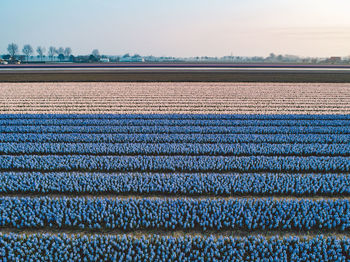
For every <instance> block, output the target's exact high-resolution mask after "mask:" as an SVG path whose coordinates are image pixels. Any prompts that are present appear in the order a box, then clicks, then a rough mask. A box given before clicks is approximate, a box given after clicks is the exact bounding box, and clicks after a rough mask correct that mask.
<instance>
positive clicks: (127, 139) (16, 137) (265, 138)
mask: <svg viewBox="0 0 350 262" xmlns="http://www.w3.org/2000/svg"><path fill="white" fill-rule="evenodd" d="M0 142H38V143H44V142H48V143H63V142H64V143H69V142H71V143H77V142H82V143H83V142H84V143H99V142H104V143H321V144H325V143H331V144H349V143H350V135H346V134H335V135H334V134H286V135H278V134H275V135H267V134H265V135H262V134H234V135H230V134H229V135H228V134H216V135H214V134H80V133H75V134H67V133H62V134H54V133H48V134H25V133H19V134H15V133H8V134H4V133H0Z"/></svg>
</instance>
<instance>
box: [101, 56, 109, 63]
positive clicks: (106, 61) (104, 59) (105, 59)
mask: <svg viewBox="0 0 350 262" xmlns="http://www.w3.org/2000/svg"><path fill="white" fill-rule="evenodd" d="M100 62H101V63H109V58H107V57H102V58H100Z"/></svg>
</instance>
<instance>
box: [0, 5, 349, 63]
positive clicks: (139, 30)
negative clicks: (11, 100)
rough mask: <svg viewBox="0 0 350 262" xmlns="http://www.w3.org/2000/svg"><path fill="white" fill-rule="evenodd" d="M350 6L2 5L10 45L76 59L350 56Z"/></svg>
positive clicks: (3, 35)
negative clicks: (63, 51)
mask: <svg viewBox="0 0 350 262" xmlns="http://www.w3.org/2000/svg"><path fill="white" fill-rule="evenodd" d="M349 10H350V1H349V0H30V1H29V0H0V54H1V53H2V54H4V53H7V51H6V49H7V45H8V44H9V43H12V42H14V43H17V44H18V45H19V47H20V49H22V47H23V45H24V44H31V45H32V46H33V47H34V49H36V47H37V46H39V45H40V46H45V47H46V49H48V47H49V46H55V47H60V46H62V47H71V48H72V50H73V54H75V55H76V54H90V53H91V51H92V50H93V49H99V51H100V53H101V54H107V55H122V54H125V53H130V54H134V53H138V54H141V55H155V56H177V57H191V56H225V55H231V54H232V55H234V56H268V55H269V53H271V52H273V53H275V54H294V55H299V56H304V57H316V56H317V57H326V56H349V55H350V12H349Z"/></svg>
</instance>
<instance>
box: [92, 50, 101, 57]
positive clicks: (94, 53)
mask: <svg viewBox="0 0 350 262" xmlns="http://www.w3.org/2000/svg"><path fill="white" fill-rule="evenodd" d="M91 54H92V55H93V56H94V57H95V58H99V57H100V52H99V51H98V49H94V50H92V53H91Z"/></svg>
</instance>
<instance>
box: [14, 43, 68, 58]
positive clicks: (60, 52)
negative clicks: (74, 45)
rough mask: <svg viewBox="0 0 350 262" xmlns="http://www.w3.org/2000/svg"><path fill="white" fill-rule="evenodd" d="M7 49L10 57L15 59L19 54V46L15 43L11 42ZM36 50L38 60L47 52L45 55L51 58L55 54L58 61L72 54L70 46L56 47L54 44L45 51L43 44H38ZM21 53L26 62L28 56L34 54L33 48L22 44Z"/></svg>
mask: <svg viewBox="0 0 350 262" xmlns="http://www.w3.org/2000/svg"><path fill="white" fill-rule="evenodd" d="M7 51H8V53H9V55H10V59H15V58H16V56H17V55H19V47H18V45H17V44H15V43H11V44H9V45H8V46H7ZM36 52H37V54H38V57H40V60H41V61H42V60H43V57H45V55H46V54H47V56H48V57H49V58H50V59H51V60H53V58H54V56H55V55H57V57H58V59H59V60H60V61H62V60H64V59H65V58H66V57H70V56H71V55H72V49H71V48H70V47H66V48H63V47H59V48H56V47H54V46H50V47H49V49H48V50H47V52H46V48H45V47H43V46H38V47H37V48H36ZM22 53H23V54H24V55H25V57H26V59H27V62H28V61H29V57H30V56H32V55H33V54H34V49H33V47H32V46H31V45H29V44H27V45H24V46H23V48H22Z"/></svg>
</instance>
